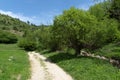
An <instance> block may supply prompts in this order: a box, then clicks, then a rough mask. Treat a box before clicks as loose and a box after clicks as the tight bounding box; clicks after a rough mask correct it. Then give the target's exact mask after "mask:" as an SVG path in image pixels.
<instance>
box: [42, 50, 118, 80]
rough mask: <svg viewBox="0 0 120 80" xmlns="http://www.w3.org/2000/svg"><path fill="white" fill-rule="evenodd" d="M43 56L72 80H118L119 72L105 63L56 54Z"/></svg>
mask: <svg viewBox="0 0 120 80" xmlns="http://www.w3.org/2000/svg"><path fill="white" fill-rule="evenodd" d="M43 55H45V56H46V57H48V58H49V59H51V60H52V62H54V63H56V64H58V65H59V66H60V67H61V68H63V69H64V70H65V71H67V72H68V73H69V74H70V75H71V76H72V77H73V78H74V80H120V70H119V69H118V68H116V67H113V66H112V65H111V64H109V62H107V61H103V60H99V59H96V58H90V57H75V56H74V55H72V54H67V53H57V52H54V53H45V52H44V54H43Z"/></svg>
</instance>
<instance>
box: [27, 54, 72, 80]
mask: <svg viewBox="0 0 120 80" xmlns="http://www.w3.org/2000/svg"><path fill="white" fill-rule="evenodd" d="M28 55H29V60H30V64H31V78H30V79H29V80H73V79H72V77H71V76H70V75H68V74H67V73H66V72H65V71H63V70H62V69H61V68H60V67H58V66H57V65H56V64H54V63H51V62H49V61H46V58H45V57H44V56H42V55H40V54H39V53H36V52H29V53H28Z"/></svg>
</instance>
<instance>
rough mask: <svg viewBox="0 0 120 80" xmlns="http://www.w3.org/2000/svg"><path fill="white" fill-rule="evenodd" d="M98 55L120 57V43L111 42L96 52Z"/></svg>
mask: <svg viewBox="0 0 120 80" xmlns="http://www.w3.org/2000/svg"><path fill="white" fill-rule="evenodd" d="M94 54H96V55H101V56H106V57H108V58H114V59H120V45H119V44H109V45H106V46H104V47H103V48H101V49H99V50H96V51H95V52H94Z"/></svg>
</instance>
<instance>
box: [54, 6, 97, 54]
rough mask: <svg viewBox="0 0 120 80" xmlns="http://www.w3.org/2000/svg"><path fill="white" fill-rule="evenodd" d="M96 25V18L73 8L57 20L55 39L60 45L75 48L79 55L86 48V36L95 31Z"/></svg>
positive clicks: (55, 21)
mask: <svg viewBox="0 0 120 80" xmlns="http://www.w3.org/2000/svg"><path fill="white" fill-rule="evenodd" d="M96 23H97V20H96V18H95V17H94V16H92V15H90V13H88V12H86V11H83V10H79V9H76V8H74V7H72V8H70V9H69V10H65V11H64V12H63V14H62V15H59V16H57V17H56V18H55V20H54V27H53V29H52V30H53V34H54V39H56V40H58V41H57V42H59V44H62V45H66V46H67V47H72V48H74V49H75V51H76V55H78V54H79V53H80V50H81V49H82V48H84V42H85V38H86V35H87V34H88V33H89V32H91V30H92V29H94V26H95V25H96Z"/></svg>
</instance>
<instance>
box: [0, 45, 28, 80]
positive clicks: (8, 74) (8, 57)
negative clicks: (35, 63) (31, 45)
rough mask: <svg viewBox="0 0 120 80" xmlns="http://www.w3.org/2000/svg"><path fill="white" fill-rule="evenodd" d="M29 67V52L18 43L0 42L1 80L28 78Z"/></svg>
mask: <svg viewBox="0 0 120 80" xmlns="http://www.w3.org/2000/svg"><path fill="white" fill-rule="evenodd" d="M29 67H30V65H29V61H28V56H27V52H25V51H24V50H21V49H20V48H18V47H17V45H16V44H0V80H27V79H28V78H29V74H30V72H29Z"/></svg>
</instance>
